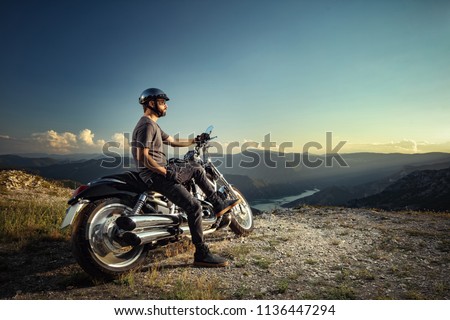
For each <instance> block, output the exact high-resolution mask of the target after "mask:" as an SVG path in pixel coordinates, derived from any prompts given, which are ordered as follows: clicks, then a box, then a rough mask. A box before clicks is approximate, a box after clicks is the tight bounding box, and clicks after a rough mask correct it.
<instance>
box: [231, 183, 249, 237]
mask: <svg viewBox="0 0 450 320" xmlns="http://www.w3.org/2000/svg"><path fill="white" fill-rule="evenodd" d="M233 190H234V192H235V193H236V195H237V196H238V198H239V199H240V200H241V202H240V203H239V204H238V205H237V206H235V207H234V208H233V209H231V211H230V213H231V223H230V229H231V230H232V231H233V232H234V233H235V234H237V235H240V236H246V235H248V234H249V233H250V232H252V230H253V228H254V224H253V213H252V209H251V208H250V205H249V204H248V202H247V200H246V199H245V197H244V196H243V194H242V193H241V192H240V191H239V190H238V189H236V188H234V187H233Z"/></svg>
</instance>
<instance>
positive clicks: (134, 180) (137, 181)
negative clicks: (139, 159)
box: [101, 171, 149, 193]
mask: <svg viewBox="0 0 450 320" xmlns="http://www.w3.org/2000/svg"><path fill="white" fill-rule="evenodd" d="M101 179H116V180H120V181H123V182H125V183H126V184H128V185H129V186H130V187H132V188H133V189H135V190H136V191H138V192H139V193H142V192H145V191H149V186H148V185H147V184H146V183H145V182H144V181H143V180H142V179H141V177H140V176H139V173H138V172H136V171H125V172H123V173H118V174H113V175H110V176H105V177H102V178H101Z"/></svg>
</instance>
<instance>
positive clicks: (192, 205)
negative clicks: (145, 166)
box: [139, 162, 214, 244]
mask: <svg viewBox="0 0 450 320" xmlns="http://www.w3.org/2000/svg"><path fill="white" fill-rule="evenodd" d="M169 166H170V167H172V168H173V170H176V171H177V173H178V174H179V175H180V177H181V179H182V182H183V183H184V182H186V181H189V180H190V179H192V178H194V180H195V183H196V184H197V185H198V186H199V187H200V189H202V191H203V192H204V193H205V195H206V197H210V196H212V195H213V194H214V189H213V188H212V186H211V184H210V183H209V182H208V180H207V178H206V172H205V170H204V169H203V167H202V166H200V165H197V164H190V163H188V162H181V163H171V164H170V165H169ZM142 173H143V174H142V175H141V173H140V174H139V175H140V176H141V178H142V180H144V182H145V183H147V185H148V186H149V188H150V190H152V191H156V192H159V193H161V194H162V195H164V196H166V197H167V198H168V199H169V200H170V201H171V202H173V203H174V204H176V205H177V206H179V207H180V208H182V209H183V210H184V211H185V212H186V214H187V216H188V225H189V230H190V231H191V236H192V242H193V243H194V244H200V243H203V242H204V238H203V228H202V214H203V212H202V206H201V204H200V201H198V200H197V199H196V198H194V197H193V196H192V194H190V193H189V191H188V190H187V189H186V188H185V187H184V186H183V185H182V184H179V183H176V182H174V181H171V180H167V179H166V177H165V176H163V175H160V174H157V173H152V174H151V175H150V179H151V180H150V179H148V177H149V175H148V172H146V173H144V172H142ZM146 177H147V179H146Z"/></svg>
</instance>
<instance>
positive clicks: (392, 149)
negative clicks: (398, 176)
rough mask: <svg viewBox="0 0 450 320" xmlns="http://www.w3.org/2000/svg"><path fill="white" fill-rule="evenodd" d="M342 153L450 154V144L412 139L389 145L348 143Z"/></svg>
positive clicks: (392, 142)
mask: <svg viewBox="0 0 450 320" xmlns="http://www.w3.org/2000/svg"><path fill="white" fill-rule="evenodd" d="M342 152H345V153H351V152H380V153H409V154H411V153H427V152H450V142H446V143H428V142H424V141H420V142H417V141H415V140H411V139H403V140H401V141H391V142H389V143H370V144H352V143H351V142H349V143H347V144H346V145H345V146H344V147H343V148H342Z"/></svg>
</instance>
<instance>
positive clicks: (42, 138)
mask: <svg viewBox="0 0 450 320" xmlns="http://www.w3.org/2000/svg"><path fill="white" fill-rule="evenodd" d="M31 137H32V139H33V140H35V141H37V142H38V143H40V144H42V145H43V146H45V147H46V148H49V149H51V150H54V151H55V152H58V153H69V152H71V151H73V150H74V149H77V148H78V146H77V136H76V135H75V134H73V133H71V132H63V133H58V132H56V131H54V130H48V131H46V132H42V133H33V134H32V135H31Z"/></svg>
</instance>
